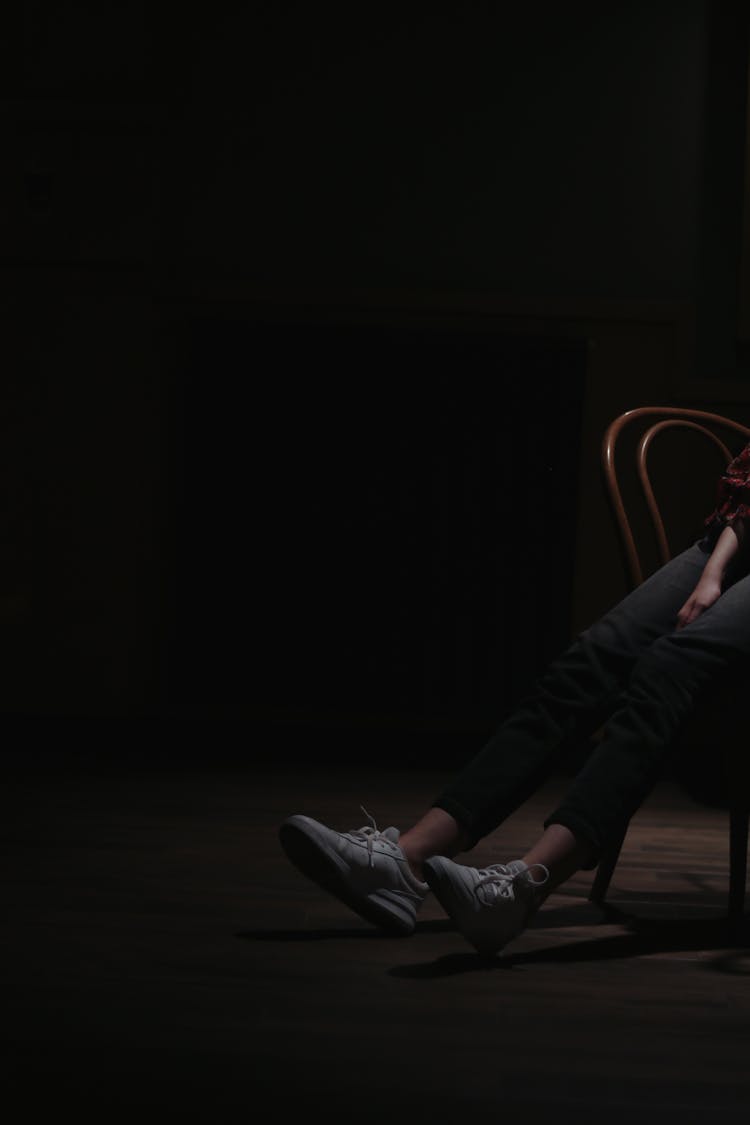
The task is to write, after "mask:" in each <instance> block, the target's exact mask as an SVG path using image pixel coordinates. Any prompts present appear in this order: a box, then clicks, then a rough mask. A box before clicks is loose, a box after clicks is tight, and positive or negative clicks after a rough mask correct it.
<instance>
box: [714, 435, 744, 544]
mask: <svg viewBox="0 0 750 1125" xmlns="http://www.w3.org/2000/svg"><path fill="white" fill-rule="evenodd" d="M748 516H750V442H748V444H747V445H746V446H745V448H744V449H743V450H742V452H741V453H738V454H737V456H736V457H735V459H734V461H732V462H731V463H730V464H729V465H728V466H727V468H726V470H725V472H724V473H722V475H721V476H720V477H719V482H718V486H717V490H716V507H715V508H714V510H713V512H712V513H711V515H710V516H707V517H706V520H705V524H706V527H708V528H709V529H711V530H714V529H716V530H719V529H721V528H723V527H726V526H727V525H728V524H732V523H734V521H735V520H737V519H746V518H747V517H748Z"/></svg>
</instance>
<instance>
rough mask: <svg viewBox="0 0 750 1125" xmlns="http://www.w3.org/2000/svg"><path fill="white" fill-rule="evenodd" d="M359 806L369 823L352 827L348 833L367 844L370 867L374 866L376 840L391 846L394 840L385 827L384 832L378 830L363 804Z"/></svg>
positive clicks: (373, 818)
mask: <svg viewBox="0 0 750 1125" xmlns="http://www.w3.org/2000/svg"><path fill="white" fill-rule="evenodd" d="M359 807H360V808H361V809H362V812H363V813H364V814H365V816H366V817H367V819H368V820H369V822H370V823H369V824H366V825H365V826H364V827H363V828H356V829H354V831H352V832H351V833H350V835H351V836H354V837H355V838H357V839H360V840H364V841H365V843H366V845H367V854H368V857H369V858H368V865H369V866H370V867H374V866H375V853H374V851H373V848H374V845H375V844H376V843H377V842H378V841H380V842H382V843H385V844H388V846H389V847H393V846H394V844H395V841H394V840H392V839H391V837H390V836H389V835H388V834H387V833H388V829H386V830H385V832H381V831H380V829H379V828H378V826H377V824H376V823H375V817H374V816H372V815H371V814H370V813H368V811H367V809H366V808H365V807H364V805H360V806H359Z"/></svg>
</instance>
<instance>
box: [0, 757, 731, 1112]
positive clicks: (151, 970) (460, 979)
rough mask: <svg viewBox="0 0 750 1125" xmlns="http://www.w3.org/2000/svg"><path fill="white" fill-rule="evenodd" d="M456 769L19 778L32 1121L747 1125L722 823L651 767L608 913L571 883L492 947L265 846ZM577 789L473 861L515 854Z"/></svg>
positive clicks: (10, 1019) (11, 916)
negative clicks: (308, 1119) (503, 945)
mask: <svg viewBox="0 0 750 1125" xmlns="http://www.w3.org/2000/svg"><path fill="white" fill-rule="evenodd" d="M446 776H447V773H446V771H444V770H442V769H441V768H437V769H436V768H432V769H426V770H418V769H416V768H414V767H413V766H409V768H405V769H398V768H396V766H395V765H394V764H392V763H391V764H386V765H383V764H380V763H379V762H378V760H377V757H374V758H373V759H371V760H368V761H361V760H360V761H359V762H358V764H357V765H355V766H347V767H344V766H340V767H337V768H336V769H328V770H326V769H322V770H321V769H320V768H314V767H313V766H311V765H305V764H304V763H300V762H296V763H294V764H293V765H292V766H291V767H290V766H287V768H282V767H281V765H280V764H279V763H277V762H268V761H266V762H263V763H258V762H253V760H252V759H250V758H248V759H247V760H246V761H241V760H238V759H236V758H234V759H232V760H231V761H230V762H226V761H224V762H211V761H210V760H209V759H208V757H207V758H206V760H204V761H200V760H196V759H192V760H190V761H189V762H186V763H180V764H179V765H177V764H175V763H172V764H170V763H169V761H167V760H165V759H161V760H158V761H156V762H155V763H154V764H151V765H150V764H149V763H148V762H147V761H144V760H141V761H138V762H135V761H130V762H126V761H123V762H120V763H118V762H117V761H115V762H114V763H113V762H112V761H109V762H107V760H106V756H103V757H102V760H101V761H100V762H99V763H98V764H97V762H92V761H91V760H89V761H87V762H86V763H83V764H80V763H79V765H78V766H76V765H75V764H71V763H70V762H67V763H66V762H65V761H64V760H61V761H60V762H58V764H57V766H56V767H55V768H49V766H47V768H45V767H43V766H37V767H35V768H28V769H24V768H19V766H18V763H16V764H15V766H14V768H13V769H12V770H8V771H6V785H5V790H4V793H5V796H4V829H3V848H2V864H3V883H2V885H3V898H4V906H5V910H4V914H5V919H6V920H5V924H4V926H3V932H2V953H3V956H2V964H3V967H4V983H3V998H4V999H3V1010H4V1020H3V1025H4V1035H3V1039H4V1044H3V1054H2V1057H3V1081H4V1090H5V1092H6V1096H8V1097H9V1096H11V1095H12V1094H15V1095H20V1096H22V1097H23V1099H24V1101H23V1104H24V1107H25V1110H24V1120H26V1119H29V1120H30V1119H31V1118H32V1117H33V1116H34V1114H35V1113H37V1112H38V1111H42V1110H44V1111H45V1112H47V1113H49V1112H54V1113H55V1115H56V1116H59V1115H60V1114H61V1113H63V1112H66V1111H69V1110H72V1111H75V1113H76V1116H77V1119H78V1120H81V1119H85V1120H92V1121H93V1120H94V1119H96V1120H97V1121H101V1120H110V1121H111V1120H120V1119H122V1120H126V1119H127V1120H129V1121H130V1120H132V1119H133V1115H134V1114H137V1115H138V1116H139V1117H140V1118H143V1117H150V1116H158V1117H160V1118H161V1119H162V1120H164V1119H167V1118H168V1119H170V1120H178V1119H182V1120H186V1119H187V1120H196V1121H207V1122H208V1121H215V1120H216V1119H217V1116H218V1115H224V1114H228V1115H232V1116H235V1115H238V1114H254V1113H257V1112H261V1111H262V1112H264V1113H265V1114H266V1115H268V1117H269V1118H271V1119H272V1120H273V1121H279V1122H287V1121H290V1122H291V1121H298V1120H299V1119H300V1116H301V1115H302V1114H303V1113H304V1114H305V1115H309V1114H315V1115H316V1116H322V1115H325V1116H326V1118H329V1119H337V1120H341V1121H345V1120H346V1121H356V1122H375V1121H378V1122H386V1121H395V1122H407V1121H413V1120H415V1119H419V1118H421V1117H424V1118H427V1117H428V1116H433V1117H435V1118H437V1119H438V1120H456V1119H457V1117H458V1115H459V1114H460V1115H466V1114H472V1115H476V1114H479V1115H480V1119H487V1120H489V1119H490V1116H492V1119H493V1120H501V1119H504V1118H503V1117H502V1115H507V1114H511V1113H512V1114H513V1115H514V1118H516V1119H518V1120H523V1121H524V1122H537V1121H538V1122H542V1121H549V1120H550V1119H551V1118H552V1117H553V1116H555V1117H557V1118H558V1119H559V1118H560V1117H562V1119H563V1120H568V1119H570V1120H571V1121H576V1122H587V1121H592V1122H593V1121H594V1120H596V1121H597V1122H601V1121H602V1120H605V1121H607V1122H608V1123H610V1125H612V1123H619V1122H625V1121H628V1122H629V1123H630V1122H632V1121H634V1120H639V1121H640V1122H657V1121H658V1122H668V1121H683V1122H685V1123H686V1125H701V1123H703V1122H706V1123H707V1122H718V1121H721V1122H725V1123H726V1122H731V1123H733V1122H739V1121H740V1120H742V1121H743V1122H745V1121H746V1120H747V1106H748V1101H749V1099H750V1068H748V1062H747V1058H748V1046H750V949H748V947H747V935H746V934H745V933H743V934H740V935H739V936H737V935H735V936H734V937H730V935H729V933H728V931H727V927H726V925H725V912H726V896H727V890H728V885H727V884H728V877H727V876H728V873H727V848H728V822H727V814H726V813H725V812H724V811H723V810H721V809H713V808H704V807H702V806H700V805H698V804H697V803H696V802H695V801H694V800H693V799H692V798H690V797H688V796H687V795H686V794H685V793H684V792H683V791H682V790H681V789H680V788H679V786H677V785H676V784H674V783H672V782H670V781H664V782H662V783H660V785H659V786H658V787H657V789H656V790H655V791H654V792H653V793H652V795H651V796H650V798H649V799H648V800H647V802H646V803H645V805H644V806H643V807H642V809H641V810H640V811H639V812H638V814H637V815H636V817H635V818H634V820H633V822H632V823H631V826H630V830H629V833H628V836H627V838H626V841H625V845H624V848H623V852H622V855H621V859H620V863H619V865H618V867H617V870H616V872H615V875H614V878H613V881H612V885H611V887H610V891H609V895H608V901H607V904H606V905H605V907H604V908H599V907H595V906H594V905H592V904H591V903H590V902H589V901H588V897H587V896H588V891H589V888H590V885H591V880H592V878H593V873H582V874H579V875H577V876H575V877H574V878H573V879H572V880H571V881H570V882H569V883H568V884H566V885H565V886H564V887H562V888H560V889H559V890H558V892H557V893H555V894H554V895H552V896H551V897H550V899H549V900H548V901H547V902H546V904H545V905H544V907H543V909H542V910H541V911H540V913H539V915H538V916H537V919H536V920H535V923H534V925H533V926H532V927H531V928H530V929H529V930H527V931H526V933H524V934H523V935H522V936H521V937H520V938H518V939H517V940H516V941H515V942H514V943H513V944H512V945H511V946H509V947H508V948H507V949H506V951H505V952H504V953H503V954H502V955H501V956H499V957H497V958H495V959H494V960H492V961H489V962H488V961H486V960H482V959H480V958H479V957H478V956H476V955H475V954H474V953H473V951H472V950H471V948H470V947H469V946H467V945H466V944H465V943H464V942H463V939H462V938H461V937H460V935H459V934H458V933H457V932H456V931H455V930H454V929H453V928H452V926H451V924H450V923H449V921H448V920H447V919H446V918H445V917H444V916H443V915H442V913H441V911H440V908H439V907H438V906H437V905H436V904H435V903H434V902H433V901H430V900H428V901H427V903H426V904H425V906H424V908H423V911H422V913H421V919H420V922H419V925H418V928H417V932H416V933H415V934H414V935H413V936H412V937H410V938H407V939H394V938H388V937H383V936H381V935H380V934H379V933H378V932H377V931H374V930H373V929H372V928H371V927H369V926H368V925H367V924H366V923H365V922H363V921H361V920H360V919H359V918H357V917H356V916H355V915H351V914H349V913H348V912H347V910H346V908H345V907H343V906H341V905H340V904H339V903H338V902H336V901H335V900H333V899H329V898H327V897H326V895H325V894H324V893H323V892H322V891H320V890H319V889H318V888H317V887H315V886H314V885H313V884H310V883H308V882H307V881H306V880H305V879H304V878H303V877H302V876H301V875H300V874H299V873H298V872H297V871H296V870H295V869H294V868H292V867H291V866H290V865H289V864H288V862H287V861H286V859H285V857H284V855H283V853H282V852H281V850H280V847H279V844H278V839H277V829H278V825H279V823H280V822H281V820H282V819H283V818H284V817H285V816H287V815H289V814H290V813H292V812H306V813H308V814H310V815H312V816H316V817H320V818H321V819H323V820H326V821H327V822H328V823H330V824H332V825H333V826H335V827H339V828H342V829H346V828H351V827H356V826H358V825H359V824H361V823H362V822H363V819H364V818H363V816H362V812H361V809H360V806H361V805H364V806H365V808H366V809H367V810H368V812H370V813H371V814H372V815H373V816H374V817H375V819H376V821H377V822H378V825H379V826H380V827H386V826H387V825H389V824H396V825H399V826H402V827H403V826H405V825H406V824H407V822H408V821H409V820H411V819H413V818H414V817H415V816H416V815H418V814H419V813H420V812H421V811H422V810H423V808H425V807H426V806H427V804H428V803H429V800H430V798H431V797H432V795H433V794H434V793H436V792H437V790H438V788H439V787H440V785H441V784H442V782H443V781H444V780H445V778H446ZM565 784H566V779H565V778H562V777H558V778H553V779H552V780H551V781H550V782H548V783H547V785H546V786H545V787H544V788H543V789H542V790H541V791H540V792H538V793H537V794H536V796H535V797H534V798H533V800H532V801H530V802H529V803H528V804H527V805H526V806H525V807H524V808H523V809H522V810H520V811H519V812H518V813H516V814H515V815H514V816H513V817H511V818H510V820H508V821H507V822H506V823H505V824H504V825H503V826H501V828H499V829H498V830H497V831H496V832H495V833H493V834H492V835H491V836H490V837H488V838H487V839H485V840H484V841H482V843H481V844H480V845H479V846H478V847H477V848H476V849H475V851H474V852H473V853H471V855H472V859H471V862H476V863H477V864H481V863H484V862H489V861H493V860H494V861H497V860H505V859H510V858H513V857H515V856H517V855H518V854H520V852H521V851H522V849H523V848H524V847H525V846H527V845H528V843H529V841H530V840H531V839H532V838H533V837H534V836H535V835H536V833H537V832H538V829H539V826H540V825H541V822H542V820H543V818H544V815H545V813H546V812H547V811H548V810H549V808H551V807H553V804H554V803H555V802H556V799H557V797H559V794H560V792H561V790H562V788H563V787H564V785H565ZM469 1119H470V1120H476V1119H477V1118H476V1116H472V1117H471V1118H469Z"/></svg>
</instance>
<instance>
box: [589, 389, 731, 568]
mask: <svg viewBox="0 0 750 1125" xmlns="http://www.w3.org/2000/svg"><path fill="white" fill-rule="evenodd" d="M626 428H627V429H628V430H634V431H635V432H636V434H639V435H640V436H639V437H638V438H637V442H636V445H635V449H634V450H633V451H632V452H633V453H634V463H633V462H631V463H630V464H629V465H628V466H626V467H625V468H623V465H622V464H621V460H620V459H619V458H618V456H617V453H618V442H620V440H621V438H622V437H623V431H624V430H625V429H626ZM676 430H681V431H683V432H684V431H691V433H692V435H701V437H702V442H703V443H708V444H709V445H710V446H712V447H713V450H714V453H715V457H714V459H713V461H712V462H711V463H708V462H709V459H706V460H707V468H706V472H707V473H708V476H707V477H706V479H707V480H708V481H709V482H710V485H711V487H713V488H714V493H710V492H707V493H706V494H705V500H704V507H703V508H701V509H698V508H697V507H696V506H695V505H694V504H693V509H694V515H695V527H696V529H698V530H699V529H700V518H701V517H705V516H707V515H708V513H709V511H710V510H711V509H712V507H713V500H712V499H710V497H711V496H714V497H715V484H716V481H717V479H718V475H719V474H720V473H721V472H723V470H724V469H725V468H726V466H727V465H728V464H729V462H730V461H731V460H732V459H733V458H734V457H735V456H736V454H737V453H738V452H739V450H740V449H741V448H742V447H743V446H744V445H745V444H746V443H747V442H748V441H750V427H748V426H745V425H743V424H742V423H740V422H736V421H735V420H734V419H733V418H727V417H725V416H724V415H722V414H713V413H710V412H709V411H706V410H692V409H688V408H683V407H673V406H641V407H636V408H635V409H634V410H627V411H625V413H624V414H620V415H619V417H617V418H615V419H614V421H612V422H611V423H610V424H609V426H608V427H607V429H606V430H605V433H604V437H603V439H602V447H601V456H602V468H603V471H604V480H605V484H606V488H607V493H608V496H609V500H610V503H611V505H612V510H613V514H614V517H615V522H616V525H617V530H618V533H619V537H620V543H621V546H622V548H623V550H624V554H625V561H626V565H627V570H628V578H629V581H630V585H631V587H632V588H635V587H636V586H639V585H640V583H641V582H642V581H643V579H644V578H645V577H647V574H646V567H647V562H646V553H647V552H646V547H645V544H644V536H643V534H642V529H643V524H641V533H640V534H637V533H634V521H633V519H631V517H630V515H629V512H631V505H632V492H631V493H630V498H629V502H626V499H625V495H626V491H625V487H624V483H623V474H624V472H626V471H627V468H629V469H630V470H631V471H632V470H633V469H634V470H635V474H636V476H637V479H638V481H639V483H640V488H641V493H642V500H644V501H645V508H646V510H647V513H648V520H647V521H646V522H647V523H650V530H651V532H652V535H653V538H654V540H655V545H656V551H657V559H656V565H660V564H663V563H665V562H668V561H669V559H670V558H671V557H672V547H671V545H670V543H669V537H668V535H667V533H666V531H665V514H664V513H665V505H664V502H663V499H662V502H660V501H659V500H658V499H657V490H655V488H654V485H653V483H652V478H651V472H650V460H651V453H652V446H653V445H654V441H655V439H656V438H657V437H659V436H660V435H664V434H665V433H666V432H667V431H672V434H674V431H676ZM623 440H624V439H623ZM682 445H683V449H682V450H681V453H680V457H681V458H683V459H682V460H681V461H680V463H679V464H681V465H682V466H687V465H689V464H690V462H692V461H693V460H694V458H695V456H696V454H697V453H700V452H701V451H700V450H698V449H697V447H696V444H695V442H694V441H693V442H684V443H682ZM679 464H678V466H677V469H676V471H675V466H674V464H673V465H672V471H671V476H672V481H671V489H670V491H671V496H672V498H673V499H674V498H675V496H678V497H679V495H680V477H681V475H682V474H681V472H680V469H679ZM686 503H687V504H688V506H689V505H690V504H691V499H690V497H687V498H686ZM706 503H707V504H708V508H706V507H705V505H706ZM631 514H632V513H631ZM683 545H687V544H683Z"/></svg>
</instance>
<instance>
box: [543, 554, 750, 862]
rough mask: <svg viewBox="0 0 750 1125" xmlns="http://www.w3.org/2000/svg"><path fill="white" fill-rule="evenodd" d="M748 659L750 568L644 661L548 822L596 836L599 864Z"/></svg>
mask: <svg viewBox="0 0 750 1125" xmlns="http://www.w3.org/2000/svg"><path fill="white" fill-rule="evenodd" d="M742 661H750V575H748V576H746V577H744V578H741V579H740V580H738V581H736V582H734V584H733V585H731V586H730V587H729V588H728V589H726V590H725V591H724V593H723V594H722V596H721V597H720V598H719V599H718V601H716V602H715V603H714V604H713V605H712V606H711V607H710V608H709V609H707V610H706V611H705V612H704V613H702V614H701V616H700V617H698V618H696V620H695V621H693V622H692V623H691V624H690V625H687V626H685V628H683V629H680V630H675V631H672V632H671V633H668V634H666V635H665V636H663V637H660V638H658V639H657V640H656V641H655V642H654V644H653V645H651V646H650V647H649V649H648V650H647V651H646V652H645V653H644V654H643V656H642V657H641V658H640V659H639V660H638V662H637V664H636V666H635V668H634V670H633V673H632V676H631V678H630V680H629V682H628V685H627V688H626V691H625V692H624V693H623V696H622V700H621V703H620V706H619V707H618V709H617V710H616V711H615V712H614V714H613V715H612V716H611V718H610V720H609V722H608V723H607V724H606V726H605V728H604V733H603V737H602V739H601V741H600V742H599V744H598V746H597V747H596V749H595V750H594V752H593V753H592V754H591V756H590V757H589V759H588V761H587V762H586V763H585V765H584V767H583V769H582V770H581V771H580V772H579V774H578V775H577V776H576V778H575V779H574V780H573V782H572V784H571V786H570V787H569V788H568V791H567V792H566V794H565V796H564V798H563V800H562V801H561V803H560V805H559V806H558V807H557V809H555V810H554V812H552V813H551V814H550V816H549V817H547V819H546V821H545V826H551V825H556V824H557V825H564V826H565V827H567V828H568V829H569V830H570V831H571V832H572V833H573V834H574V835H576V836H577V837H578V838H580V839H585V840H587V841H589V842H590V843H591V844H592V845H593V856H594V861H593V863H592V864H591V866H595V864H596V862H597V861H598V857H599V855H600V854H601V851H602V850H603V849H604V848H606V847H607V845H608V844H610V843H611V842H612V841H613V840H615V839H617V838H619V836H620V835H621V834H622V831H623V829H624V828H625V827H626V826H627V824H628V823H629V821H630V819H631V817H632V816H633V814H634V813H635V811H636V810H637V809H638V807H639V806H640V805H641V803H642V802H643V800H644V798H645V797H646V796H647V795H648V793H649V792H650V790H651V788H652V786H653V784H654V782H655V780H656V779H657V778H658V776H659V775H660V772H661V770H662V768H663V764H664V762H665V758H666V754H667V753H668V751H669V748H670V746H671V745H672V743H673V741H674V739H675V737H676V735H677V734H678V733H679V730H680V728H681V727H682V726H683V725H684V723H685V722H686V721H687V720H688V719H689V716H690V714H691V712H692V711H693V710H694V708H695V707H696V704H697V703H698V702H699V701H700V699H701V698H702V696H703V695H704V693H705V692H707V691H708V690H709V689H710V687H711V685H712V684H714V683H720V682H721V681H722V679H723V678H724V677H725V676H727V675H730V674H732V673H733V671H734V670H735V669H736V668H737V665H738V663H739V662H742ZM708 765H709V768H710V764H708Z"/></svg>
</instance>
